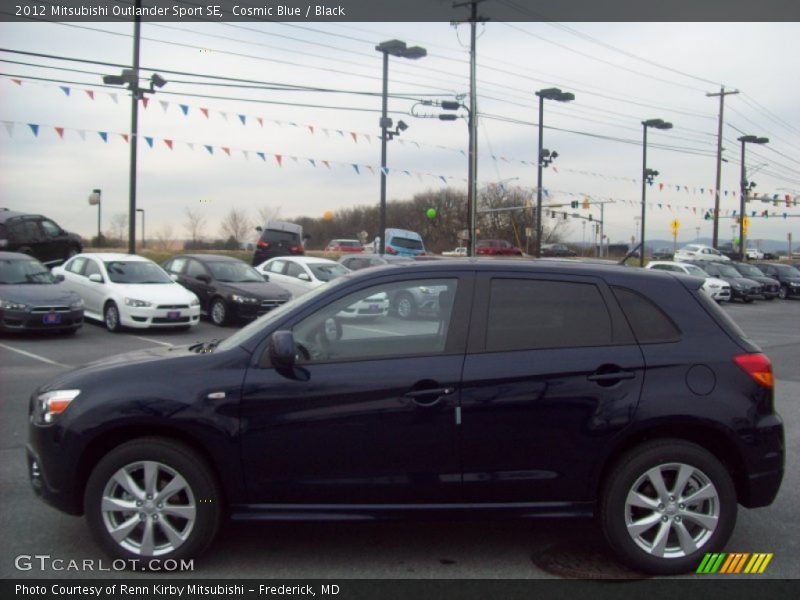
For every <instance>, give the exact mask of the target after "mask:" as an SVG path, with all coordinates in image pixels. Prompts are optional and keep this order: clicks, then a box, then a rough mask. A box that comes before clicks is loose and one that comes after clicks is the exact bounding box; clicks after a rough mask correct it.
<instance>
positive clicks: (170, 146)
mask: <svg viewBox="0 0 800 600" xmlns="http://www.w3.org/2000/svg"><path fill="white" fill-rule="evenodd" d="M164 143H165V144H166V145H167V148H169V149H170V150H172V140H164Z"/></svg>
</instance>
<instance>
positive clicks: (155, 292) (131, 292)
mask: <svg viewBox="0 0 800 600" xmlns="http://www.w3.org/2000/svg"><path fill="white" fill-rule="evenodd" d="M113 288H114V290H115V291H117V292H119V293H120V294H122V295H124V296H125V297H128V298H135V299H136V300H145V301H147V302H152V303H154V304H190V303H191V301H192V300H193V299H194V298H195V297H196V296H195V295H194V294H193V293H192V292H190V291H189V290H187V289H186V288H184V287H183V286H181V285H179V284H177V283H115V284H113Z"/></svg>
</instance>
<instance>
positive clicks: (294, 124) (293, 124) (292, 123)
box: [289, 121, 300, 127]
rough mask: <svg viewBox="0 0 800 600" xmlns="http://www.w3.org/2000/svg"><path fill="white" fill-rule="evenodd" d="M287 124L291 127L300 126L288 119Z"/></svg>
mask: <svg viewBox="0 0 800 600" xmlns="http://www.w3.org/2000/svg"><path fill="white" fill-rule="evenodd" d="M289 125H291V126H292V127H300V126H299V125H298V124H297V123H295V122H293V121H289Z"/></svg>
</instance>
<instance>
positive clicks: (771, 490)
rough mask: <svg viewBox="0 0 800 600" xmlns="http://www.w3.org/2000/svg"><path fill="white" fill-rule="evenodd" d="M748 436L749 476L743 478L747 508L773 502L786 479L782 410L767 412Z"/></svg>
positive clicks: (742, 501) (741, 501)
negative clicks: (779, 411)
mask: <svg viewBox="0 0 800 600" xmlns="http://www.w3.org/2000/svg"><path fill="white" fill-rule="evenodd" d="M744 437H745V439H744V440H743V441H744V442H745V443H746V452H745V462H746V464H745V469H746V477H743V478H740V480H739V483H740V486H739V487H740V489H738V490H737V491H738V494H739V504H741V505H742V506H744V507H746V508H758V507H760V506H769V505H770V504H772V502H773V501H774V500H775V496H777V494H778V490H780V487H781V482H782V481H783V470H784V459H785V443H784V431H783V420H782V419H781V418H780V416H779V415H778V414H772V415H769V416H766V417H764V418H762V419H760V420H759V422H758V423H757V424H756V426H755V428H754V429H753V430H752V431H750V432H748V434H747V435H746V436H744Z"/></svg>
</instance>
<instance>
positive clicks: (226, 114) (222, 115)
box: [219, 111, 228, 121]
mask: <svg viewBox="0 0 800 600" xmlns="http://www.w3.org/2000/svg"><path fill="white" fill-rule="evenodd" d="M219 115H220V116H221V117H222V118H223V119H224V120H225V121H227V120H228V113H226V112H222V111H220V112H219Z"/></svg>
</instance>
